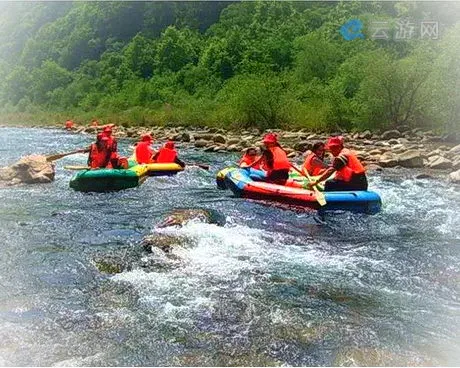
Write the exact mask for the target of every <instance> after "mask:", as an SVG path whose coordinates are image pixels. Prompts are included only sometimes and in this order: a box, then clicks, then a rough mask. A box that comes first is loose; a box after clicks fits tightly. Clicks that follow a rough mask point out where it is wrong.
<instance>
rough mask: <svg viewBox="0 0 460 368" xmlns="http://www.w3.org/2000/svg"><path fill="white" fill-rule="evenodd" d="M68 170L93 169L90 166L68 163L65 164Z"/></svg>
mask: <svg viewBox="0 0 460 368" xmlns="http://www.w3.org/2000/svg"><path fill="white" fill-rule="evenodd" d="M64 169H66V170H89V169H91V168H90V167H89V166H78V165H67V166H64Z"/></svg>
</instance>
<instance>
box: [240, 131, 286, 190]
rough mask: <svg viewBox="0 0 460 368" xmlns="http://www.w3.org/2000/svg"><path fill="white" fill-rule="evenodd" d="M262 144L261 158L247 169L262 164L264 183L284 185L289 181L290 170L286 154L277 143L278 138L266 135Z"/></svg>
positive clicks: (271, 134)
mask: <svg viewBox="0 0 460 368" xmlns="http://www.w3.org/2000/svg"><path fill="white" fill-rule="evenodd" d="M262 143H263V145H264V148H265V149H264V150H263V152H262V156H261V157H260V158H259V159H257V160H256V161H254V162H253V163H252V164H251V165H250V166H249V167H254V166H255V165H257V164H260V163H262V168H263V169H264V170H266V177H265V181H267V182H270V183H275V184H280V185H284V184H285V183H286V181H287V180H288V179H289V170H290V168H291V163H290V162H289V160H288V158H287V154H286V152H285V151H284V150H283V149H282V148H281V146H280V144H279V143H278V137H277V135H276V134H275V133H268V134H266V135H265V136H264V138H263V141H262Z"/></svg>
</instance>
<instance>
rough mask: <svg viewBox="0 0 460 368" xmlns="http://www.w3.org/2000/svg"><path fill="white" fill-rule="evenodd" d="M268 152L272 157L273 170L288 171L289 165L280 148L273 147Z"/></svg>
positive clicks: (284, 153)
mask: <svg viewBox="0 0 460 368" xmlns="http://www.w3.org/2000/svg"><path fill="white" fill-rule="evenodd" d="M270 152H271V153H272V155H273V167H272V168H271V170H272V171H274V170H289V169H290V168H291V163H290V162H289V160H288V158H287V155H286V152H284V150H283V149H282V148H281V147H278V146H275V147H270Z"/></svg>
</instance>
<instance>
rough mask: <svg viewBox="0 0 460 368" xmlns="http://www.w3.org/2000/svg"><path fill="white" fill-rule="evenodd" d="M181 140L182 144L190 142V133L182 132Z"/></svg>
mask: <svg viewBox="0 0 460 368" xmlns="http://www.w3.org/2000/svg"><path fill="white" fill-rule="evenodd" d="M181 140H182V142H190V140H191V137H190V133H188V132H183V133H182V134H181Z"/></svg>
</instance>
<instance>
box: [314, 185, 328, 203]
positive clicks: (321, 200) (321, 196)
mask: <svg viewBox="0 0 460 368" xmlns="http://www.w3.org/2000/svg"><path fill="white" fill-rule="evenodd" d="M315 195H316V200H317V201H318V203H319V205H320V206H325V205H326V197H324V193H323V192H320V191H319V190H318V189H316V187H315Z"/></svg>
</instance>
